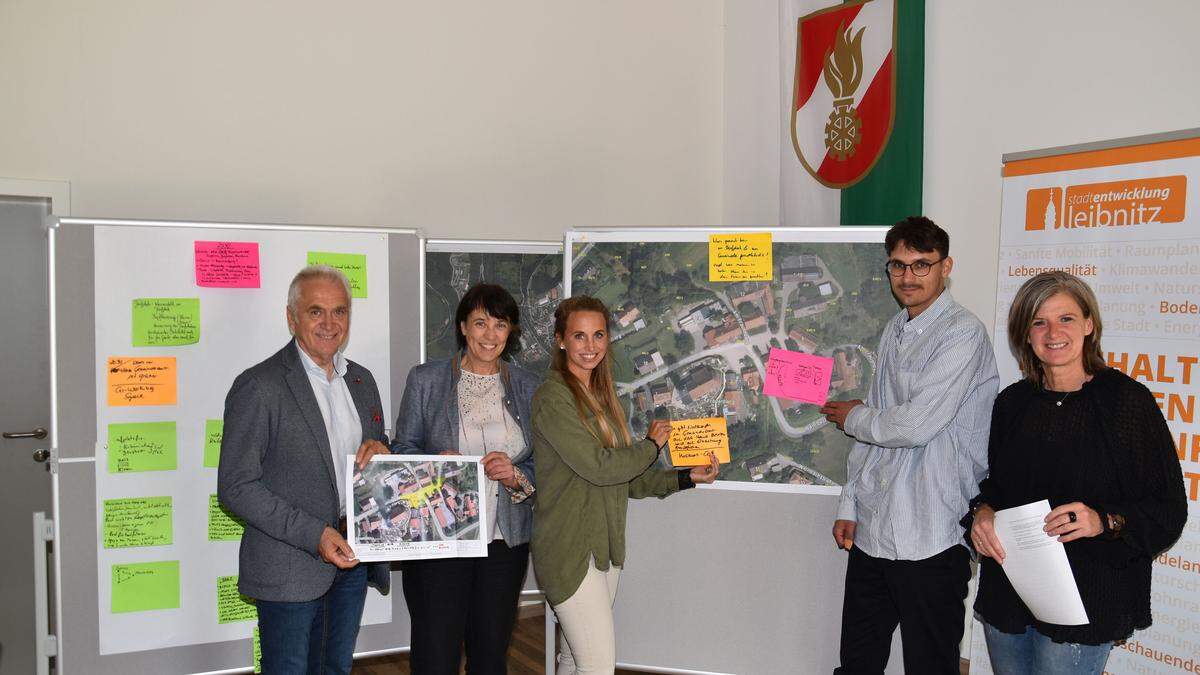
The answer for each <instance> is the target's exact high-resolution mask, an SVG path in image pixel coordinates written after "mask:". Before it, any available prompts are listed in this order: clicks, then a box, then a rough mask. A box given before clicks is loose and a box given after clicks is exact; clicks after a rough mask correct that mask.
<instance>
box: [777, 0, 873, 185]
mask: <svg viewBox="0 0 1200 675" xmlns="http://www.w3.org/2000/svg"><path fill="white" fill-rule="evenodd" d="M895 17H896V0H858V1H857V2H847V3H844V4H840V5H836V6H834V7H829V8H826V9H822V10H819V11H816V12H813V13H811V14H808V15H806V16H803V17H801V18H800V19H799V21H798V22H797V26H796V79H795V83H796V84H795V92H794V96H793V99H792V121H791V124H792V145H793V147H794V148H795V150H796V156H797V157H798V158H799V159H800V162H801V163H802V164H804V168H805V169H807V170H808V172H809V173H810V174H812V176H813V178H815V179H816V180H817V181H819V182H820V183H821V184H822V185H826V186H828V187H831V188H844V187H848V186H850V185H853V184H855V183H857V182H858V181H860V180H862V179H863V177H864V176H866V175H867V173H868V172H870V170H871V168H872V167H873V166H875V162H876V161H877V160H878V159H879V156H880V155H881V154H883V149H884V148H885V147H886V146H887V141H888V137H889V136H890V135H891V132H892V122H893V120H894V119H895V111H896V63H895V53H896V50H895V40H896V28H895Z"/></svg>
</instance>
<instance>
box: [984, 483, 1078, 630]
mask: <svg viewBox="0 0 1200 675" xmlns="http://www.w3.org/2000/svg"><path fill="white" fill-rule="evenodd" d="M1047 513H1050V502H1049V501H1047V500H1045V499H1043V500H1042V501H1040V502H1033V503H1032V504H1025V505H1024V506H1016V507H1013V508H1011V509H1003V510H1000V511H997V512H996V535H997V536H998V537H999V538H1000V544H1001V545H1002V546H1003V547H1004V550H1005V552H1007V555H1006V556H1005V557H1004V563H1003V564H1002V567H1003V568H1004V574H1005V575H1006V576H1007V577H1008V581H1009V583H1011V584H1012V587H1013V590H1015V591H1016V592H1017V595H1019V596H1021V600H1022V601H1023V602H1024V603H1025V606H1026V607H1028V608H1029V611H1030V612H1032V613H1033V615H1034V616H1035V617H1037V618H1038V620H1040V621H1045V622H1047V623H1056V624H1059V625H1060V626H1080V625H1083V624H1086V623H1087V622H1088V617H1087V612H1086V611H1085V610H1084V609H1083V600H1082V599H1080V597H1079V587H1078V586H1076V585H1075V576H1074V575H1073V574H1072V573H1071V564H1070V563H1069V562H1068V561H1067V551H1066V549H1064V548H1063V545H1062V543H1060V542H1059V541H1058V537H1056V536H1054V535H1051V534H1047V533H1046V532H1045V531H1044V530H1043V529H1042V528H1043V526H1044V525H1045V524H1046V522H1045V518H1046V514H1047Z"/></svg>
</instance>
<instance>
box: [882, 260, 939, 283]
mask: <svg viewBox="0 0 1200 675" xmlns="http://www.w3.org/2000/svg"><path fill="white" fill-rule="evenodd" d="M943 260H945V258H942V260H937V261H934V262H928V261H925V260H917V261H916V262H911V263H902V262H900V261H899V260H889V261H887V262H886V263H884V264H883V267H884V269H886V270H887V272H888V274H890V275H892V276H894V277H896V278H900V277H902V276H904V270H912V273H913V276H914V277H923V276H928V274H929V270H930V269H932V268H933V266H934V265H936V264H938V263H940V262H942V261H943Z"/></svg>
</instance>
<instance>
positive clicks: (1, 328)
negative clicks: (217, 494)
mask: <svg viewBox="0 0 1200 675" xmlns="http://www.w3.org/2000/svg"><path fill="white" fill-rule="evenodd" d="M49 213H50V203H49V201H48V200H44V199H19V198H7V197H3V196H0V431H2V432H4V437H3V438H0V528H2V529H0V541H3V542H4V552H3V554H0V608H3V609H2V611H0V675H17V674H18V673H20V674H21V675H25V674H26V673H32V672H34V671H35V665H34V607H33V524H32V516H31V515H30V514H32V513H33V512H34V511H45V512H46V514H47V516H48V517H49V515H50V511H51V508H50V473H49V464H48V463H42V462H37V461H34V459H33V453H34V451H35V450H37V449H39V448H48V447H49V437H48V436H46V437H44V438H37V437H34V436H36V435H41V434H46V433H47V432H48V430H49V427H50V349H49V338H48V336H49V324H50V320H49V310H48V306H49V302H48V287H47V279H46V269H47V268H46V265H47V262H46V228H45V223H46V219H47V218H48V217H49ZM14 436H15V437H14Z"/></svg>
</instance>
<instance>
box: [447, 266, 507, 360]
mask: <svg viewBox="0 0 1200 675" xmlns="http://www.w3.org/2000/svg"><path fill="white" fill-rule="evenodd" d="M477 309H482V310H483V311H484V312H486V313H487V315H488V316H490V317H492V318H493V319H503V320H505V321H507V322H508V326H509V331H508V341H507V342H505V343H504V351H503V352H502V353H501V354H500V356H501V357H502V358H508V357H510V356H512V355H513V354H516V353H517V352H519V351H521V309H520V307H518V306H517V301H516V300H514V299H513V296H512V294H510V293H509V292H508V291H506V290H504V287H503V286H498V285H496V284H475V285H474V286H472V287H470V288H468V289H467V292H466V293H464V294H463V296H462V300H459V301H458V309H457V310H455V312H454V339H455V341H456V342H458V350H459V351H462V350H464V349H466V348H467V336H465V335H463V332H462V328H461V324H462V323H463V322H464V321H466V320H467V317H468V316H470V315H471V312H474V311H475V310H477Z"/></svg>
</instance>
